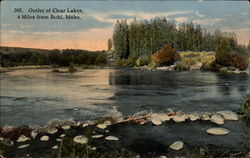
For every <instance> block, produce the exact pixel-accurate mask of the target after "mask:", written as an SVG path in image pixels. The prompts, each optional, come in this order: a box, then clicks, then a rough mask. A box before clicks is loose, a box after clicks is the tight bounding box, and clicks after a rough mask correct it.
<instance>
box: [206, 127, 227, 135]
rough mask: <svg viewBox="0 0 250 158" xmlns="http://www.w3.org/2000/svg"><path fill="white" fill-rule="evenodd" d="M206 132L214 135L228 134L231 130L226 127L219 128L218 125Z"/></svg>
mask: <svg viewBox="0 0 250 158" xmlns="http://www.w3.org/2000/svg"><path fill="white" fill-rule="evenodd" d="M206 132H207V133H209V134H212V135H227V134H229V133H230V131H229V130H227V129H225V128H217V127H214V128H209V129H208V130H207V131H206Z"/></svg>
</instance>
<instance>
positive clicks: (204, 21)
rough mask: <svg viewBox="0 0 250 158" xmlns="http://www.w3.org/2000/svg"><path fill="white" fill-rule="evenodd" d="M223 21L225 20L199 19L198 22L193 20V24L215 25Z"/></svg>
mask: <svg viewBox="0 0 250 158" xmlns="http://www.w3.org/2000/svg"><path fill="white" fill-rule="evenodd" d="M223 20H224V19H222V18H210V19H197V20H193V23H195V24H200V25H214V24H216V23H218V22H221V21H223Z"/></svg>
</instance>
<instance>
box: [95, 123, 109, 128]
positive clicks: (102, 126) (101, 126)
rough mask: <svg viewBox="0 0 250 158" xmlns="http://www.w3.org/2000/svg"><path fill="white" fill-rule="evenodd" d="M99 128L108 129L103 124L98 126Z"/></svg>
mask: <svg viewBox="0 0 250 158" xmlns="http://www.w3.org/2000/svg"><path fill="white" fill-rule="evenodd" d="M97 127H98V128H101V129H105V128H107V125H105V124H103V123H102V124H98V125H97Z"/></svg>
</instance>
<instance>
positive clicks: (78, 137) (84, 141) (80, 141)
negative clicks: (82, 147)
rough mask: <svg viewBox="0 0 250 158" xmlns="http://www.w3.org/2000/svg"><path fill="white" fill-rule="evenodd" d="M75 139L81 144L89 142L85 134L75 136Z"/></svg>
mask: <svg viewBox="0 0 250 158" xmlns="http://www.w3.org/2000/svg"><path fill="white" fill-rule="evenodd" d="M73 140H74V142H75V143H79V144H87V143H88V138H87V137H85V136H84V135H79V136H75V137H74V139H73Z"/></svg>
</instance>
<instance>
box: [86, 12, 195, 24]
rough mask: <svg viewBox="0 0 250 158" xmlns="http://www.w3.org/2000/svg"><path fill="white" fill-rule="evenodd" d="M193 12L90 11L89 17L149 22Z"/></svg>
mask: <svg viewBox="0 0 250 158" xmlns="http://www.w3.org/2000/svg"><path fill="white" fill-rule="evenodd" d="M190 13H193V11H182V10H175V11H166V12H147V11H132V10H127V11H109V12H105V13H104V12H93V11H88V14H87V16H88V17H92V18H94V19H95V20H98V21H102V22H110V23H115V22H116V20H118V19H127V20H128V21H131V20H132V19H134V18H136V19H138V20H146V19H147V20H149V19H152V18H155V17H169V16H172V15H183V14H190Z"/></svg>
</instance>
